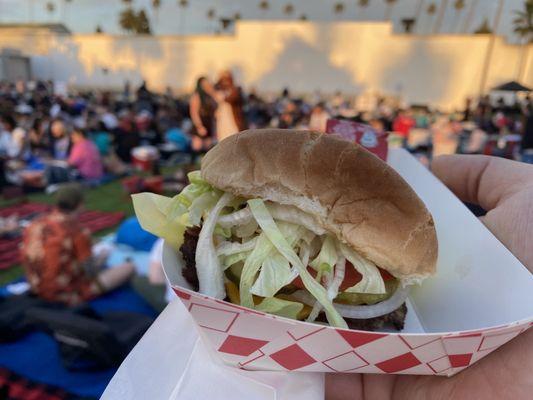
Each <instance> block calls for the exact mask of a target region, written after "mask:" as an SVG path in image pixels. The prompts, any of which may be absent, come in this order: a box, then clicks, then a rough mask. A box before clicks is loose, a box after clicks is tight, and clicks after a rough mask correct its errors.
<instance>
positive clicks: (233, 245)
mask: <svg viewBox="0 0 533 400" xmlns="http://www.w3.org/2000/svg"><path fill="white" fill-rule="evenodd" d="M256 243H257V238H253V239H252V240H250V241H248V242H244V243H238V242H222V243H221V244H220V245H219V246H218V247H217V255H218V256H229V255H232V254H236V253H242V252H246V251H252V250H253V249H254V247H255V244H256Z"/></svg>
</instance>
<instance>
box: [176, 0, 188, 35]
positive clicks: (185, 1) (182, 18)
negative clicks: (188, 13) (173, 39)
mask: <svg viewBox="0 0 533 400" xmlns="http://www.w3.org/2000/svg"><path fill="white" fill-rule="evenodd" d="M178 5H179V7H180V8H181V10H182V11H181V12H180V16H179V27H180V29H179V32H180V33H182V34H183V33H184V32H185V21H186V18H185V9H186V8H187V7H189V1H188V0H179V1H178Z"/></svg>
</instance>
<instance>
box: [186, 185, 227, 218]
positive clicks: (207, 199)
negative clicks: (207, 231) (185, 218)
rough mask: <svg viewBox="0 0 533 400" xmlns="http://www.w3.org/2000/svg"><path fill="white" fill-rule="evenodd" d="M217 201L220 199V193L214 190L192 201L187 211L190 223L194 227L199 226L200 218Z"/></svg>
mask: <svg viewBox="0 0 533 400" xmlns="http://www.w3.org/2000/svg"><path fill="white" fill-rule="evenodd" d="M218 199H220V193H218V192H217V191H214V190H210V191H208V192H205V193H202V194H201V195H200V196H198V197H197V198H196V199H194V200H193V202H192V203H191V206H190V207H189V210H188V211H189V221H190V223H191V224H192V225H195V226H200V222H201V219H202V217H203V216H204V214H205V213H206V212H207V211H209V210H210V209H211V208H213V207H214V206H215V204H216V203H217V201H218Z"/></svg>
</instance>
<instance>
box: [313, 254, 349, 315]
mask: <svg viewBox="0 0 533 400" xmlns="http://www.w3.org/2000/svg"><path fill="white" fill-rule="evenodd" d="M345 271H346V259H345V258H344V257H342V256H341V257H339V259H338V260H337V263H336V264H335V271H334V273H332V272H330V273H329V274H327V275H326V282H327V283H326V285H327V291H328V298H329V299H330V300H331V301H333V299H334V298H335V297H337V294H338V293H339V287H340V286H341V284H342V281H343V280H344V272H345ZM331 275H333V277H332V276H331ZM334 306H335V304H334ZM320 311H322V306H321V304H320V303H319V302H318V301H317V302H315V304H314V306H313V309H312V310H311V313H309V317H308V318H307V321H308V322H313V321H314V320H315V319H316V317H318V314H319V313H320Z"/></svg>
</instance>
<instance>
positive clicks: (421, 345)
mask: <svg viewBox="0 0 533 400" xmlns="http://www.w3.org/2000/svg"><path fill="white" fill-rule="evenodd" d="M388 163H389V164H390V165H391V166H392V167H393V168H394V169H396V170H397V171H398V172H399V173H400V174H401V175H402V176H403V178H404V179H405V180H406V181H407V182H408V183H409V184H410V185H411V186H412V187H413V189H414V190H415V191H416V192H417V194H418V195H419V196H420V198H421V199H422V200H423V201H424V203H425V204H426V206H427V207H428V209H429V211H430V212H431V213H432V215H433V218H434V220H435V227H436V230H437V237H438V241H439V258H438V265H437V274H436V275H435V276H434V277H432V278H429V279H427V280H426V281H425V282H424V283H423V285H422V286H420V287H417V288H415V289H414V290H413V291H412V293H411V295H410V298H409V300H408V304H407V305H408V314H407V320H406V324H405V328H404V329H403V331H401V332H366V331H356V330H345V329H337V328H333V327H329V326H322V325H318V324H311V323H306V322H302V321H295V320H290V319H286V318H281V317H277V316H274V315H269V314H264V313H261V312H258V311H255V310H251V309H248V308H244V307H240V306H237V305H234V304H231V303H228V302H225V301H222V300H217V299H213V298H210V297H207V296H204V295H201V294H199V293H196V292H194V291H191V290H189V289H188V285H187V282H186V281H185V280H184V279H183V277H182V275H181V269H182V266H183V262H182V260H181V256H180V254H179V253H177V252H176V251H175V250H173V249H172V248H171V247H170V246H167V245H165V247H164V250H163V267H164V270H165V273H166V276H167V279H168V280H169V282H170V284H171V286H172V287H173V289H174V291H175V292H176V294H177V295H178V296H179V298H180V299H181V301H182V302H183V303H184V304H185V306H186V307H187V309H188V310H189V312H190V313H191V315H192V317H193V318H194V320H195V322H196V323H197V324H198V326H199V327H200V332H201V334H202V336H203V337H204V338H205V340H206V342H208V343H209V344H210V345H211V346H213V348H214V349H215V350H216V351H217V352H218V354H219V355H220V357H221V358H222V359H223V360H224V362H226V363H227V364H229V365H233V366H235V367H237V368H243V369H249V370H263V371H279V370H281V371H287V370H289V371H316V372H354V373H373V374H375V373H378V374H413V375H446V376H451V375H454V374H456V373H457V372H459V371H461V370H463V369H465V368H467V367H468V366H470V365H472V364H474V363H475V362H477V361H478V360H479V359H481V358H483V357H485V356H486V355H487V354H489V353H491V352H492V351H494V350H495V349H497V348H498V347H500V346H501V345H503V344H504V343H506V342H508V341H509V340H511V339H513V338H514V337H516V336H517V335H519V334H520V333H522V332H524V331H525V330H527V329H528V328H529V327H530V326H531V325H532V324H533V277H532V274H531V273H530V272H529V271H528V270H527V269H526V268H525V267H524V266H523V265H522V264H521V263H520V262H519V261H518V260H517V259H516V258H515V257H514V256H513V255H512V254H511V253H510V252H509V250H507V249H506V248H505V246H503V245H502V244H501V243H500V242H499V241H498V240H497V239H496V238H495V237H494V236H493V235H492V234H491V233H490V232H489V231H488V230H487V229H486V228H485V227H484V225H483V224H482V223H481V222H480V221H479V220H478V219H477V218H476V217H474V215H473V214H472V213H470V211H469V210H468V209H467V208H466V207H465V206H464V205H463V204H462V203H461V202H460V201H459V200H458V199H457V198H456V197H455V196H454V195H453V194H452V193H451V192H450V191H449V190H448V189H447V188H446V187H445V186H444V185H443V184H442V183H441V182H440V181H438V180H437V179H436V178H435V177H434V176H433V175H432V174H431V173H430V172H429V171H428V170H427V169H425V168H424V167H423V166H422V165H421V164H420V163H418V162H417V161H416V160H415V159H414V158H413V157H412V156H411V155H409V153H407V152H406V151H405V150H402V149H391V150H390V152H389V157H388Z"/></svg>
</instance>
